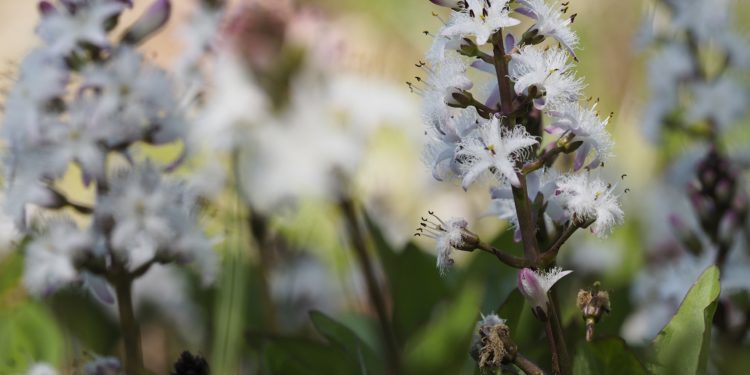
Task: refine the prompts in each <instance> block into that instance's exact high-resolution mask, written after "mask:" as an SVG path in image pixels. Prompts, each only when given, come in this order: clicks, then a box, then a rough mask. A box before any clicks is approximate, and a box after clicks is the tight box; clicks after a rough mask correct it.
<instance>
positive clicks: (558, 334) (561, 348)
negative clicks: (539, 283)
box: [549, 288, 573, 375]
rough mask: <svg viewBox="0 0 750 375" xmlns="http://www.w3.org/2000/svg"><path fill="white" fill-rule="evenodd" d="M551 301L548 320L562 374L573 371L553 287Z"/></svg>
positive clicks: (566, 374)
mask: <svg viewBox="0 0 750 375" xmlns="http://www.w3.org/2000/svg"><path fill="white" fill-rule="evenodd" d="M550 294H551V301H550V304H549V320H550V321H551V322H552V328H553V329H554V330H555V331H554V333H555V342H556V343H557V356H558V361H559V364H560V371H561V373H562V374H563V375H568V374H572V373H573V367H572V365H571V363H570V357H569V356H568V347H567V345H566V344H565V335H564V334H563V330H562V321H561V320H560V313H559V310H560V309H559V303H558V300H557V294H556V293H555V289H554V288H552V290H550Z"/></svg>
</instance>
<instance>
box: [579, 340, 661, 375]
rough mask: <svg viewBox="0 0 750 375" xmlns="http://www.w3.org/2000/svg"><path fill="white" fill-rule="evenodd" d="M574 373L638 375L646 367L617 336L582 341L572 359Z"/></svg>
mask: <svg viewBox="0 0 750 375" xmlns="http://www.w3.org/2000/svg"><path fill="white" fill-rule="evenodd" d="M573 374H575V375H598V374H611V375H620V374H621V375H638V374H643V375H645V374H646V369H645V368H644V367H643V365H642V364H641V363H640V362H639V361H638V359H637V358H636V357H635V355H634V354H633V353H632V352H631V351H630V349H628V347H627V345H625V341H623V340H622V339H621V338H619V337H610V338H604V339H598V340H594V341H593V342H590V343H588V342H582V343H581V344H580V345H579V346H578V352H577V354H576V357H575V359H574V361H573Z"/></svg>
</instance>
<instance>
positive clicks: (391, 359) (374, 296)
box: [339, 197, 402, 374]
mask: <svg viewBox="0 0 750 375" xmlns="http://www.w3.org/2000/svg"><path fill="white" fill-rule="evenodd" d="M339 208H340V209H341V213H342V214H343V215H344V219H345V221H346V225H347V230H348V233H349V240H350V241H351V246H352V248H353V250H354V253H355V255H356V256H357V261H358V262H359V266H360V268H361V269H362V273H363V274H364V277H365V282H366V283H367V291H368V295H369V298H370V303H371V304H372V306H373V307H374V308H375V313H376V314H377V316H378V321H379V323H380V330H381V334H382V336H383V344H384V346H385V351H386V356H387V361H388V373H389V374H401V373H402V370H401V354H400V351H399V348H398V343H397V342H396V336H395V333H394V330H393V326H392V325H391V320H390V317H389V316H388V311H387V309H386V303H385V298H384V296H383V292H382V290H381V289H380V287H379V285H378V281H377V279H376V277H375V269H374V267H373V264H372V260H371V259H370V255H369V254H368V252H367V245H366V243H365V236H364V233H363V231H362V226H361V225H360V223H359V220H358V218H357V211H356V208H355V206H354V201H353V200H352V199H351V198H350V197H344V198H342V199H341V201H340V202H339Z"/></svg>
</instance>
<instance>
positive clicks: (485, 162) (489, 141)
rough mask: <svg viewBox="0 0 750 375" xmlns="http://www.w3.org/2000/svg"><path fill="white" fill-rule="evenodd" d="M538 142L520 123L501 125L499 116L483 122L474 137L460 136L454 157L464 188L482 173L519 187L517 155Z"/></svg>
mask: <svg viewBox="0 0 750 375" xmlns="http://www.w3.org/2000/svg"><path fill="white" fill-rule="evenodd" d="M537 143H538V141H537V140H536V139H535V138H534V137H532V136H531V135H529V133H527V132H526V129H525V128H524V127H523V126H516V127H514V128H513V129H512V130H507V129H504V128H502V126H501V123H500V119H499V118H498V117H494V116H493V118H492V119H490V120H487V121H486V122H485V123H484V124H482V125H481V126H480V127H479V129H478V131H477V133H476V134H475V136H472V137H468V138H466V139H463V140H462V141H461V144H460V148H459V150H458V151H457V152H456V157H457V158H458V159H459V160H460V164H461V169H462V174H463V180H462V182H461V186H462V187H463V188H464V190H466V189H468V188H469V186H470V185H471V184H472V183H474V181H476V180H477V179H478V178H479V177H480V176H482V175H484V174H485V172H490V174H492V175H493V176H494V177H495V178H496V179H498V180H499V181H509V182H510V183H511V184H512V185H514V186H518V184H519V183H520V181H519V180H518V176H517V175H516V173H517V171H516V167H515V162H516V160H517V158H518V157H520V155H522V153H523V152H524V151H525V150H526V149H527V148H528V147H530V146H533V145H535V144H537Z"/></svg>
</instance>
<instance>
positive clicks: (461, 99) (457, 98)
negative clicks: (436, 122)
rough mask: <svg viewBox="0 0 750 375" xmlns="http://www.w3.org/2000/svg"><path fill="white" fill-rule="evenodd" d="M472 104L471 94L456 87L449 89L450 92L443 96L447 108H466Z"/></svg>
mask: <svg viewBox="0 0 750 375" xmlns="http://www.w3.org/2000/svg"><path fill="white" fill-rule="evenodd" d="M472 103H474V97H473V96H472V95H471V93H470V92H468V91H466V90H462V89H459V88H457V87H453V88H451V91H450V92H449V93H448V95H446V96H445V104H446V105H448V106H449V107H454V108H466V107H468V106H470V105H471V104H472Z"/></svg>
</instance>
